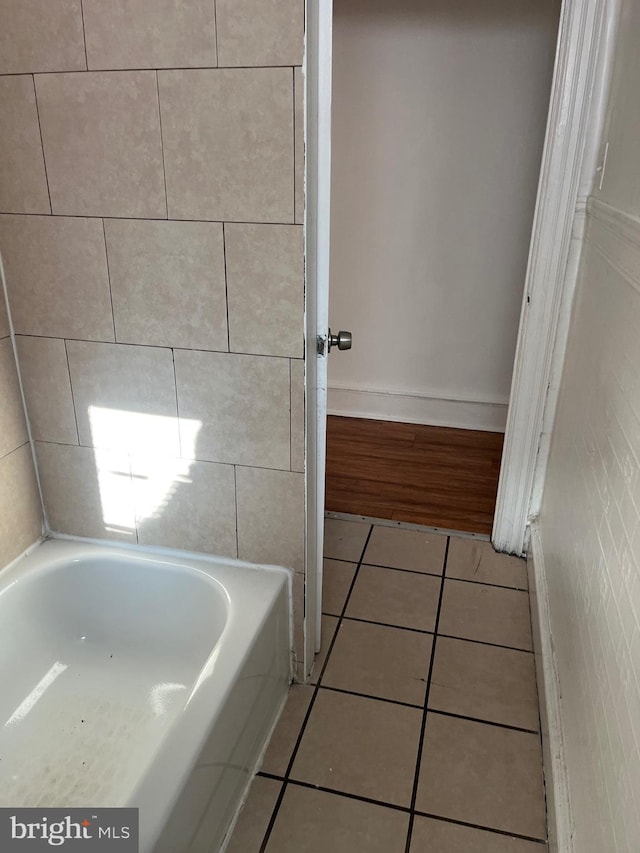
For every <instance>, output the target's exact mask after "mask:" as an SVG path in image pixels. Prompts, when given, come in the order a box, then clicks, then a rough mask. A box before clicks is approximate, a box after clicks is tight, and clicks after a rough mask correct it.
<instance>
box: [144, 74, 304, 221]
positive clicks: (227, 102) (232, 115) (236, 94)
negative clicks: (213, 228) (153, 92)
mask: <svg viewBox="0 0 640 853" xmlns="http://www.w3.org/2000/svg"><path fill="white" fill-rule="evenodd" d="M158 81H159V86H160V107H161V112H162V133H163V140H164V157H165V168H166V175H167V195H168V200H169V216H170V217H171V218H174V219H215V220H232V221H240V222H292V221H293V106H292V104H293V93H292V87H293V80H292V74H291V69H289V68H260V69H251V68H250V69H246V68H239V69H234V70H223V69H221V70H215V69H212V70H192V71H189V70H187V71H160V72H159V73H158Z"/></svg>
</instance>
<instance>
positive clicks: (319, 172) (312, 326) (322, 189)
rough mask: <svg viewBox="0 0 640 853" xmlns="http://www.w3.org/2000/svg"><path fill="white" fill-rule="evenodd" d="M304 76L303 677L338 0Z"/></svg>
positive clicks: (318, 520) (317, 609)
mask: <svg viewBox="0 0 640 853" xmlns="http://www.w3.org/2000/svg"><path fill="white" fill-rule="evenodd" d="M305 13H306V22H307V26H306V50H305V60H304V77H305V200H306V201H305V229H304V231H305V277H306V281H305V291H306V299H305V340H306V346H305V399H306V407H305V412H306V414H305V420H306V464H305V470H306V481H305V499H306V525H305V526H306V530H305V574H306V577H305V619H304V677H306V676H308V675H309V673H310V672H311V667H312V666H313V659H314V655H315V653H316V652H317V651H319V649H320V628H321V612H322V552H323V537H324V469H325V466H324V459H325V453H326V414H327V353H326V351H325V352H324V353H323V354H322V355H319V354H318V352H317V350H316V340H317V338H318V336H320V337H322V338H324V339H325V340H326V337H327V330H328V327H329V238H330V226H331V221H330V213H331V210H330V201H331V47H332V35H331V33H332V29H333V0H321V2H312V0H306V2H305Z"/></svg>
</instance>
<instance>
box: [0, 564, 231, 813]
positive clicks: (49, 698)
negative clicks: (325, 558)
mask: <svg viewBox="0 0 640 853" xmlns="http://www.w3.org/2000/svg"><path fill="white" fill-rule="evenodd" d="M229 606H230V604H229V600H228V597H227V595H226V592H225V589H224V587H223V586H222V585H221V584H219V583H218V582H217V581H216V580H215V579H213V578H212V577H210V576H208V575H206V574H204V573H199V572H198V571H197V570H192V571H188V572H185V570H184V568H178V567H172V566H170V565H166V564H164V565H161V566H158V565H157V564H153V563H152V562H151V561H149V560H145V559H137V560H134V561H133V562H132V561H131V560H129V561H128V562H127V563H123V562H122V561H121V560H117V559H112V558H109V557H108V556H107V557H104V558H101V559H98V560H96V559H92V560H86V559H85V560H83V559H77V560H74V561H73V562H72V563H70V564H65V565H53V566H49V567H47V568H45V569H41V570H39V571H36V572H33V573H30V574H26V575H24V576H21V577H18V578H17V579H16V580H14V581H12V582H11V583H9V584H8V585H7V586H6V587H5V588H4V589H3V590H2V592H1V593H0V624H3V625H4V627H3V630H2V633H3V635H4V640H3V642H2V643H0V673H2V683H3V687H2V691H1V695H0V756H1V757H2V762H1V765H0V805H11V806H22V805H24V806H53V805H64V806H68V807H72V806H76V805H77V806H82V805H86V804H87V803H93V804H109V805H113V806H118V805H124V804H125V802H126V801H127V799H128V797H129V796H130V794H131V791H132V790H133V789H134V787H135V786H136V784H137V783H138V782H139V778H140V773H141V768H144V767H146V766H148V764H149V763H150V761H151V760H152V758H153V756H154V754H155V752H156V750H157V746H158V743H159V742H160V741H161V740H162V738H163V737H164V735H165V734H166V732H167V731H168V730H169V728H170V727H171V724H172V722H173V721H174V720H175V718H176V717H177V716H178V715H179V714H180V713H181V711H182V709H183V708H184V706H185V703H186V702H187V700H188V698H189V695H190V693H191V691H192V690H193V688H194V685H195V684H196V681H197V679H198V677H199V676H200V675H201V673H202V671H203V668H204V667H205V665H206V664H207V662H210V661H211V658H212V656H215V649H216V644H217V643H218V640H219V638H220V636H221V634H222V632H223V630H224V627H225V624H226V622H227V619H228V614H229ZM18 662H19V663H18Z"/></svg>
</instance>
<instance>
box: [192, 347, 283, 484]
mask: <svg viewBox="0 0 640 853" xmlns="http://www.w3.org/2000/svg"><path fill="white" fill-rule="evenodd" d="M175 362H176V380H177V388H178V407H179V410H180V431H181V435H182V455H183V456H188V455H189V451H188V449H187V444H188V441H187V433H188V434H189V436H190V435H192V433H193V430H194V428H197V427H198V425H199V424H201V427H200V429H199V431H198V434H197V436H196V440H195V448H194V451H193V455H194V456H195V458H197V459H205V460H210V461H212V462H235V463H237V464H240V465H260V466H263V467H265V468H282V469H288V468H289V453H290V450H289V363H288V361H287V360H286V359H280V358H261V357H259V356H252V355H236V354H224V353H205V352H188V351H186V350H177V351H176V353H175Z"/></svg>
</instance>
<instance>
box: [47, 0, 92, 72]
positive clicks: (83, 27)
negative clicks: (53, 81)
mask: <svg viewBox="0 0 640 853" xmlns="http://www.w3.org/2000/svg"><path fill="white" fill-rule="evenodd" d="M80 17H81V18H82V41H83V43H84V64H85V69H84V70H85V71H88V70H89V58H88V56H87V31H86V28H85V25H84V0H80ZM45 73H50V74H55V73H56V72H55V71H51V72H45ZM78 73H80V74H82V69H80V71H79V72H78Z"/></svg>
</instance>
